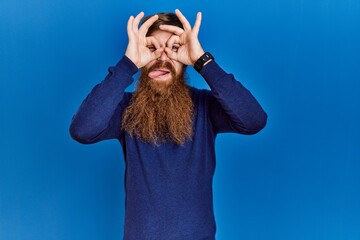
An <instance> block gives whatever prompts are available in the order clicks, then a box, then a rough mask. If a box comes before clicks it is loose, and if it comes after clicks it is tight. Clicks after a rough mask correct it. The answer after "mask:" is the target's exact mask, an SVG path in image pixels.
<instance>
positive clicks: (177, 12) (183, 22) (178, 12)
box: [175, 9, 191, 30]
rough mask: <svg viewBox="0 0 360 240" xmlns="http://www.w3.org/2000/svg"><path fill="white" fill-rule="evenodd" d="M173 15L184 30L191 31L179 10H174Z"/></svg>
mask: <svg viewBox="0 0 360 240" xmlns="http://www.w3.org/2000/svg"><path fill="white" fill-rule="evenodd" d="M175 14H176V16H177V17H178V18H179V20H180V22H181V23H182V25H183V27H184V29H185V30H191V25H190V23H189V21H188V20H187V19H186V18H185V16H184V15H183V14H182V13H181V12H180V10H179V9H175Z"/></svg>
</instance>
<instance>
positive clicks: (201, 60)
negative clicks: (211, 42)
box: [194, 52, 215, 72]
mask: <svg viewBox="0 0 360 240" xmlns="http://www.w3.org/2000/svg"><path fill="white" fill-rule="evenodd" d="M210 59H211V60H215V58H214V57H213V55H211V53H209V52H206V53H204V54H203V55H202V56H201V57H200V58H199V59H198V60H197V61H196V62H195V63H194V68H195V70H196V71H197V72H200V71H201V69H202V68H203V67H204V64H205V63H206V62H207V61H209V60H210Z"/></svg>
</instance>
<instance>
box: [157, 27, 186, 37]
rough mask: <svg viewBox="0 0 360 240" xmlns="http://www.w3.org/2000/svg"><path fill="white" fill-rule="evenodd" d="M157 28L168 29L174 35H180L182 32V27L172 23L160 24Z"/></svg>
mask: <svg viewBox="0 0 360 240" xmlns="http://www.w3.org/2000/svg"><path fill="white" fill-rule="evenodd" d="M159 28H160V29H161V30H164V31H168V32H171V33H174V34H176V35H181V34H182V33H183V32H184V29H182V28H179V27H177V26H173V25H160V26H159Z"/></svg>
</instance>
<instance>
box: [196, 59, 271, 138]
mask: <svg viewBox="0 0 360 240" xmlns="http://www.w3.org/2000/svg"><path fill="white" fill-rule="evenodd" d="M200 74H201V75H202V76H203V77H204V79H205V80H206V82H207V83H208V85H209V86H210V89H211V91H210V94H209V108H210V109H209V113H210V120H211V122H212V125H213V127H214V129H215V132H216V133H222V132H234V133H241V134H255V133H257V132H259V131H260V130H261V129H263V128H264V127H265V125H266V122H267V114H266V113H265V112H264V110H263V109H262V107H261V106H260V104H259V103H258V101H257V100H256V99H255V97H254V96H253V95H252V94H251V92H250V91H249V90H247V89H246V88H245V87H244V86H243V85H242V84H241V83H240V82H238V81H236V80H235V78H234V76H233V75H232V74H228V73H226V72H225V71H224V70H223V69H222V68H221V67H220V66H219V65H218V64H217V63H216V62H215V61H211V62H209V63H208V64H206V65H205V66H204V67H203V69H202V70H201V72H200Z"/></svg>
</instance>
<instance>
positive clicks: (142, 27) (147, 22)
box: [139, 15, 159, 36]
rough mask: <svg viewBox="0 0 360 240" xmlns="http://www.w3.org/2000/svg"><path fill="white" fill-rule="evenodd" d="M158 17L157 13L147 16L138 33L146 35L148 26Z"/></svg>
mask: <svg viewBox="0 0 360 240" xmlns="http://www.w3.org/2000/svg"><path fill="white" fill-rule="evenodd" d="M158 18H159V16H158V15H154V16H152V17H151V18H149V19H148V20H146V22H144V23H143V24H142V25H141V27H140V29H139V33H141V34H142V35H144V36H145V35H146V33H147V31H148V30H149V27H151V25H153V23H154V22H155V21H156V20H157V19H158Z"/></svg>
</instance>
